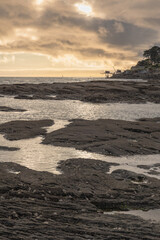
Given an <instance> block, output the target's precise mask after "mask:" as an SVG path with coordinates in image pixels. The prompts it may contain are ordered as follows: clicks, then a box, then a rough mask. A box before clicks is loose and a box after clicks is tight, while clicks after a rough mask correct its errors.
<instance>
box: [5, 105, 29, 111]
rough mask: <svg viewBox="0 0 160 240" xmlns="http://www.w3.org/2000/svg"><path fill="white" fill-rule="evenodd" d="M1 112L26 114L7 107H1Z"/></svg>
mask: <svg viewBox="0 0 160 240" xmlns="http://www.w3.org/2000/svg"><path fill="white" fill-rule="evenodd" d="M0 111H1V112H25V111H26V110H24V109H15V108H10V107H6V106H0Z"/></svg>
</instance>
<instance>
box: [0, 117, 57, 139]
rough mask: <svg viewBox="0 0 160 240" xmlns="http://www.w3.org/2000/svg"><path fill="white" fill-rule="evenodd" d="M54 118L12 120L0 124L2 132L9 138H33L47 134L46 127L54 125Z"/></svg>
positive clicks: (0, 131)
mask: <svg viewBox="0 0 160 240" xmlns="http://www.w3.org/2000/svg"><path fill="white" fill-rule="evenodd" d="M53 124H54V121H52V120H39V121H12V122H7V123H3V124H1V125H0V133H3V134H5V135H4V137H5V138H6V139H8V140H20V139H27V138H33V137H37V136H40V135H44V134H46V130H45V129H44V127H48V126H52V125H53Z"/></svg>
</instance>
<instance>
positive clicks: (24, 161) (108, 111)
mask: <svg viewBox="0 0 160 240" xmlns="http://www.w3.org/2000/svg"><path fill="white" fill-rule="evenodd" d="M0 106H8V107H12V108H22V109H26V110H27V111H26V112H0V123H4V122H8V121H12V120H39V119H53V120H54V121H55V125H53V126H52V127H49V128H48V129H47V130H48V132H51V131H55V130H57V129H60V128H63V127H65V126H66V125H67V124H69V121H68V120H70V119H78V118H81V119H88V120H95V119H99V118H103V119H123V120H132V121H133V120H135V119H138V118H142V117H147V118H148V117H151V118H153V117H159V116H160V107H159V104H153V103H148V104H118V103H117V104H91V103H83V102H80V101H73V100H68V101H55V100H45V101H44V100H19V99H13V97H4V98H0ZM41 141H42V138H41V137H37V138H32V139H27V140H20V141H12V142H10V141H7V140H5V139H4V138H3V136H2V135H0V146H7V147H17V148H20V150H19V151H14V152H9V151H0V161H1V162H6V161H7V162H16V163H19V164H21V165H24V166H26V167H29V168H31V169H34V170H39V171H49V172H52V173H59V172H57V170H56V167H57V163H58V162H59V161H61V160H67V159H70V158H90V159H97V160H103V161H107V162H114V163H118V164H120V166H113V167H111V169H110V173H111V172H112V171H114V170H116V169H126V170H130V171H134V172H137V173H141V174H145V175H147V176H153V177H156V178H159V179H160V175H159V168H157V169H154V171H156V173H157V175H155V174H154V175H153V174H152V175H151V174H149V173H148V170H146V169H141V168H139V167H137V165H153V164H156V163H159V159H160V157H159V155H150V156H132V157H110V156H104V155H100V154H95V153H89V152H85V151H79V150H75V149H74V148H64V147H54V146H50V145H43V144H41Z"/></svg>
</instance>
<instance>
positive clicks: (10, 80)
mask: <svg viewBox="0 0 160 240" xmlns="http://www.w3.org/2000/svg"><path fill="white" fill-rule="evenodd" d="M89 81H125V82H126V81H127V82H128V81H132V82H147V81H146V80H142V79H106V78H104V77H102V78H95V77H88V78H86V77H83V78H82V77H81V78H80V77H0V84H21V83H34V84H39V83H44V82H45V83H56V82H58V83H66V82H70V83H72V82H89Z"/></svg>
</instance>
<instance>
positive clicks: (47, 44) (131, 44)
mask: <svg viewBox="0 0 160 240" xmlns="http://www.w3.org/2000/svg"><path fill="white" fill-rule="evenodd" d="M84 2H86V4H88V6H91V8H92V9H93V12H94V14H92V15H91V16H87V15H84V14H81V13H80V12H78V11H77V8H76V7H75V4H80V3H84ZM37 3H39V4H37ZM159 9H160V1H159V0H157V1H155V2H154V4H153V1H151V0H141V1H139V0H134V1H130V0H121V1H120V0H101V1H97V0H86V1H83V0H45V1H38V2H37V0H25V1H21V0H1V1H0V51H1V52H3V53H6V52H7V53H10V54H14V52H24V53H37V54H39V53H40V54H44V55H47V56H48V55H49V56H50V59H52V63H53V62H54V64H55V63H56V59H57V61H58V62H57V63H56V64H55V65H56V66H57V64H59V66H60V65H61V66H62V67H65V61H68V59H70V62H71V60H72V61H73V62H74V64H73V65H74V66H72V67H75V66H76V65H77V67H78V66H79V67H80V68H81V63H82V61H83V60H84V61H86V64H83V66H86V67H87V66H88V67H90V66H91V65H92V64H91V65H90V64H89V63H90V61H91V62H92V63H95V62H96V64H100V66H102V65H103V64H102V61H103V63H105V61H108V62H111V64H116V65H118V62H119V61H121V60H123V61H124V62H125V65H127V61H128V65H130V63H131V62H134V61H136V60H137V59H138V58H139V54H140V53H141V52H142V51H143V50H144V49H146V48H147V47H149V46H151V45H152V44H154V43H155V42H159V36H160V29H159V24H160V18H159ZM66 56H67V57H66ZM69 56H70V57H69ZM71 56H72V57H71ZM3 61H5V60H3Z"/></svg>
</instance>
